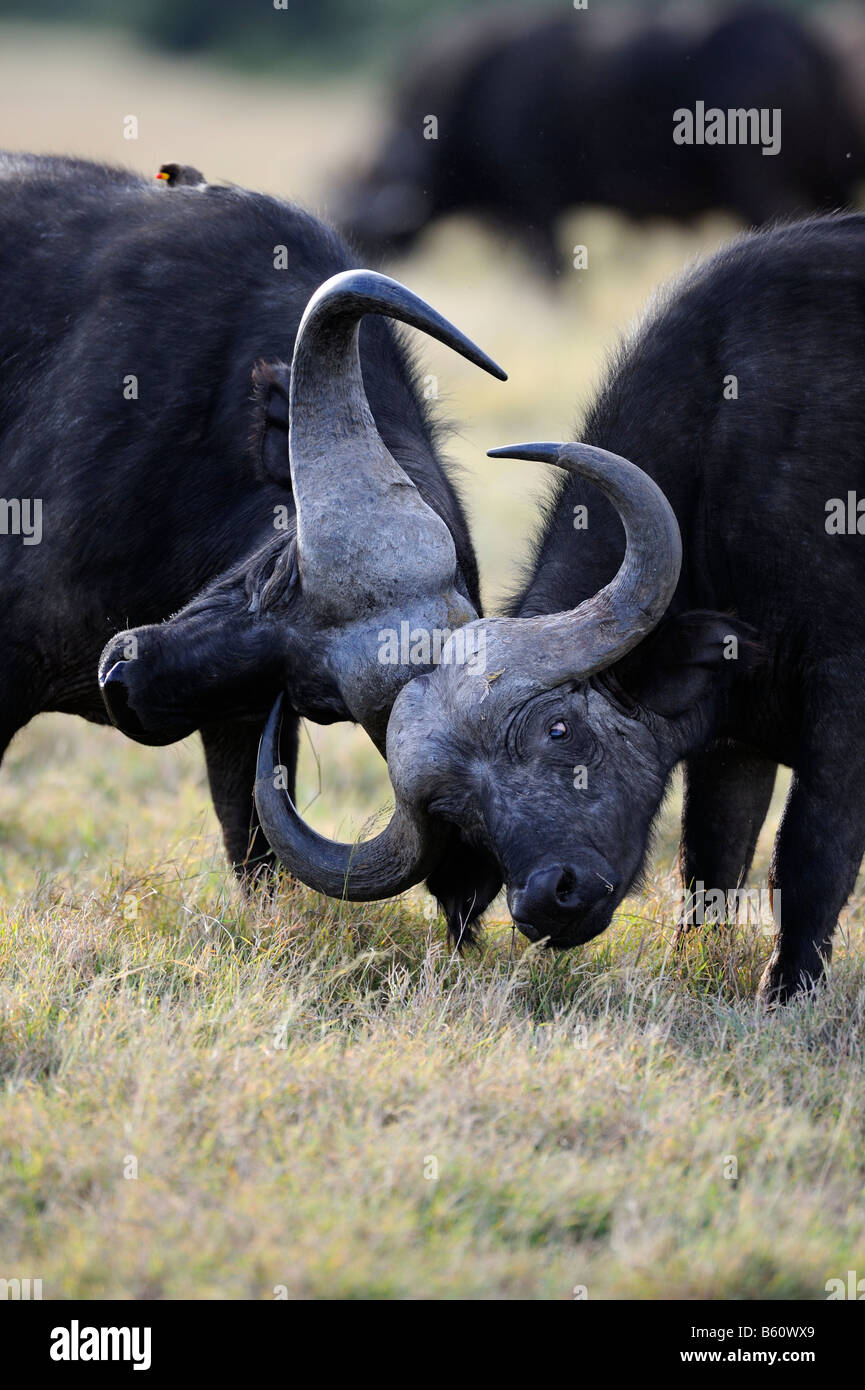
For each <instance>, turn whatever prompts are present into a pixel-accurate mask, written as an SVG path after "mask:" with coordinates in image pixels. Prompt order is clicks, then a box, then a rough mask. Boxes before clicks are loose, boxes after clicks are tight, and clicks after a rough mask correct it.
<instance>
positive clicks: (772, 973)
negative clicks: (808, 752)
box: [760, 759, 865, 1006]
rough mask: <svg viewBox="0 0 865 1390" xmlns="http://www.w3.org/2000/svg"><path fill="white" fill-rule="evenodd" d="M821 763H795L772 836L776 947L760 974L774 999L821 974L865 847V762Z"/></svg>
mask: <svg viewBox="0 0 865 1390" xmlns="http://www.w3.org/2000/svg"><path fill="white" fill-rule="evenodd" d="M824 762H825V763H826V765H821V764H820V763H819V762H818V761H817V760H816V759H814V760H813V761H809V763H808V765H807V766H805V767H803V768H800V769H797V772H796V775H795V776H794V779H793V783H792V786H791V788H790V794H789V796H788V798H787V805H786V806H785V808H784V816H783V819H782V821H781V825H780V828H779V830H778V835H777V838H776V840H775V849H774V854H773V856H772V870H771V876H770V884H771V888H772V894H773V912H774V916H775V923H776V934H775V947H774V950H773V952H772V957H771V960H770V961H769V964H768V965H767V966H766V969H765V971H764V972H763V978H762V980H761V981H760V996H761V998H762V999H763V1000H764V1002H765V1003H767V1004H769V1005H770V1006H771V1005H774V1004H782V1003H784V1002H785V1001H786V1000H787V999H789V998H790V997H791V995H793V994H795V993H797V992H798V991H799V990H802V989H807V988H809V987H810V986H811V985H813V984H814V983H816V982H817V981H818V980H820V978H821V977H822V975H823V972H824V969H825V965H826V963H827V962H828V961H829V960H830V959H831V955H832V935H833V932H834V930H835V927H836V925H837V922H838V917H839V914H840V912H841V909H842V908H843V906H844V904H845V903H846V901H847V899H848V898H849V896H850V894H851V893H852V891H853V888H854V886H855V883H856V875H857V873H858V871H859V865H860V863H861V861H862V856H863V854H865V800H863V797H862V778H863V775H865V768H860V767H859V766H858V763H856V764H853V765H852V766H850V765H847V766H844V765H843V764H842V763H841V762H840V760H837V761H834V762H832V761H831V760H824Z"/></svg>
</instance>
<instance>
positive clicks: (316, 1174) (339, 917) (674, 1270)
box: [0, 0, 865, 1299]
mask: <svg viewBox="0 0 865 1390" xmlns="http://www.w3.org/2000/svg"><path fill="white" fill-rule="evenodd" d="M437 8H438V9H441V11H442V12H443V13H444V12H445V11H446V10H447V9H451V10H455V9H458V8H460V6H458V5H456V4H452V5H451V6H449V7H448V6H441V7H437ZM811 8H812V9H816V8H818V7H815V6H812V7H811ZM422 10H424V11H425V10H426V7H423V6H421V5H420V4H413V3H411V0H390V3H384V0H379V3H377V4H370V5H368V6H366V7H356V6H350V5H348V4H347V3H345V4H340V3H335V0H332V2H331V3H329V4H324V3H319V4H317V5H315V6H307V5H303V6H301V5H300V4H297V5H294V4H289V7H288V9H286V10H285V11H276V10H273V9H272V8H271V9H268V7H264V11H265V12H263V13H261V14H259V15H258V17H257V18H256V20H255V22H254V23H252V22H242V21H241V18H240V16H241V14H242V13H246V7H245V6H240V5H229V4H225V3H223V4H210V5H207V6H201V5H189V4H187V5H171V6H168V5H167V4H166V5H162V4H159V3H151V4H148V3H145V0H138V3H137V4H136V5H132V6H126V7H124V11H123V19H122V23H121V22H120V20H119V18H118V16H116V15H115V13H114V9H113V7H112V6H110V5H109V4H108V3H107V2H106V0H103V3H101V4H100V3H91V4H84V3H81V4H78V5H75V4H71V5H70V4H66V5H63V6H62V7H61V6H59V5H57V6H52V5H46V6H42V7H41V9H40V15H41V16H42V18H41V20H40V23H39V24H38V25H34V24H33V23H32V22H25V20H24V17H23V16H24V15H25V7H24V6H23V5H22V6H20V7H16V6H15V5H14V4H10V3H8V0H5V2H4V3H2V4H0V145H2V146H3V147H5V148H7V149H28V150H33V151H44V152H60V153H70V154H76V155H81V156H86V157H92V158H95V159H101V160H106V161H110V162H116V163H124V164H128V165H131V166H133V167H134V168H136V169H139V170H142V171H145V172H153V173H154V174H155V172H156V170H157V168H158V167H159V165H160V164H161V163H163V162H164V161H167V160H176V161H180V162H189V163H192V164H195V165H197V166H198V167H199V168H201V169H203V170H204V171H205V173H206V174H207V175H208V177H209V178H211V179H212V180H214V181H218V180H221V179H226V180H231V181H234V182H237V183H240V184H244V185H247V186H249V187H251V188H255V189H261V190H265V191H268V192H271V193H276V194H279V195H281V196H284V197H286V198H289V199H294V200H298V201H301V202H303V203H305V204H306V205H308V206H310V207H312V208H313V209H316V210H319V211H322V212H323V213H325V214H326V212H327V207H328V200H329V197H330V196H331V191H332V189H333V187H334V185H335V182H336V181H337V180H338V177H339V175H340V173H341V172H342V171H344V170H346V169H347V168H349V167H351V164H352V161H353V160H355V159H356V158H357V157H358V156H359V155H363V154H365V153H367V152H368V150H369V148H370V144H371V142H372V141H373V139H374V138H375V134H376V132H377V131H378V130H379V129H380V127H381V122H382V119H383V109H384V103H383V95H382V94H383V92H384V90H385V88H386V85H387V73H388V65H389V63H390V62H392V61H393V54H394V52H395V51H398V45H399V44H400V43H404V42H405V41H406V39H408V40H409V41H410V40H411V35H412V34H413V32H414V31H415V30H414V26H416V25H417V23H418V20H419V18H420V14H421V11H422ZM836 21H837V22H839V23H841V24H844V23H847V22H848V21H847V20H846V19H845V18H844V16H841V18H840V20H839V19H838V16H837V14H836V13H835V12H833V22H836ZM280 26H282V28H281V27H280ZM851 32H852V31H851ZM128 114H135V115H136V116H137V117H138V121H139V135H138V139H137V140H134V141H130V140H126V139H124V137H123V131H124V124H123V122H124V117H125V116H127V115H128ZM738 230H739V229H738V228H737V227H736V225H735V224H734V223H733V222H732V221H729V220H726V219H724V218H722V217H709V218H706V219H704V220H703V221H701V222H700V223H698V224H697V225H695V226H692V227H689V228H682V227H676V226H673V225H670V224H664V223H660V222H659V223H657V224H650V225H648V226H644V227H641V228H639V229H636V228H634V227H632V226H629V225H628V224H627V223H625V222H624V221H622V220H620V219H619V218H618V217H617V216H615V215H614V214H612V213H605V212H601V211H598V210H593V209H584V210H581V211H579V212H578V213H576V214H575V215H574V216H573V217H572V218H571V220H570V222H569V223H568V224H567V225H566V227H564V228H563V233H562V235H563V241H564V244H565V245H566V246H567V245H569V244H572V243H576V242H578V241H579V242H581V243H584V244H586V245H588V246H589V247H590V248H591V250H590V266H589V269H588V270H585V271H580V272H577V271H574V272H573V273H572V274H570V275H569V276H566V277H565V278H564V279H563V281H562V282H561V283H560V284H559V285H558V286H557V287H555V288H551V287H550V286H549V285H548V284H545V283H544V281H543V280H542V279H541V278H540V277H537V276H535V275H533V273H532V271H531V267H529V266H527V264H526V262H525V259H524V256H523V254H522V253H521V252H520V251H519V250H517V249H516V248H513V247H510V246H509V245H507V244H506V243H503V242H501V241H499V240H497V239H495V238H494V237H493V236H491V235H490V234H489V232H487V231H485V230H483V229H482V228H481V227H479V226H478V225H476V224H475V223H473V222H470V221H468V220H453V221H451V222H449V223H447V224H442V225H441V226H439V227H437V228H435V229H434V230H433V231H431V232H430V234H429V235H428V237H427V238H426V239H425V240H424V241H423V243H422V245H421V246H420V248H419V249H418V250H417V251H415V252H414V253H412V255H411V256H409V257H406V258H404V259H403V260H401V261H399V262H396V263H394V265H393V267H392V270H393V273H394V274H396V275H397V276H398V277H399V278H401V279H403V280H404V281H405V282H406V283H408V284H409V285H410V286H411V287H412V288H413V289H414V290H416V291H418V292H419V293H420V294H422V295H423V296H425V297H426V298H428V299H429V300H430V301H431V302H432V303H433V304H435V305H436V307H438V308H439V309H440V310H441V311H442V312H444V313H445V314H447V315H448V316H449V317H450V318H451V319H453V320H454V321H455V322H456V323H458V324H459V326H460V327H461V328H463V329H464V330H465V331H466V332H467V333H469V334H470V335H471V336H472V337H474V338H475V340H476V341H477V342H479V343H480V344H481V345H482V346H483V347H484V348H486V349H487V350H488V351H489V352H490V353H491V354H492V355H493V356H495V357H496V358H497V359H498V360H499V361H500V362H501V363H502V364H503V365H504V366H505V367H506V369H507V370H508V372H509V374H510V382H509V383H508V385H507V386H502V385H500V384H498V383H496V382H494V381H492V380H491V379H489V378H488V377H485V376H484V375H483V374H481V373H480V372H478V371H476V370H475V369H473V368H472V367H470V366H469V365H468V364H465V363H463V362H462V361H461V360H460V359H458V358H456V357H455V356H454V355H452V354H449V353H448V352H447V351H446V350H445V349H443V348H441V349H439V348H438V345H436V344H435V343H432V342H430V341H424V342H423V343H419V344H418V348H419V351H420V358H421V361H422V362H423V364H424V371H425V372H427V373H430V374H433V375H434V376H435V377H436V378H437V380H438V389H439V406H438V408H439V410H440V412H441V414H442V415H443V416H444V417H445V418H447V419H448V420H450V421H451V422H452V424H453V429H452V432H451V434H450V437H449V441H448V445H447V449H448V454H449V456H450V458H451V459H452V460H453V461H454V463H455V464H457V465H458V466H459V468H460V469H461V470H462V480H463V489H464V495H465V499H466V504H467V507H468V510H469V513H470V518H471V522H472V526H473V530H474V535H475V538H476V543H477V547H478V551H479V554H480V559H481V566H482V570H483V574H484V581H485V599H486V604H487V608H488V610H489V611H496V609H497V608H498V607H499V606H500V605H501V603H502V602H503V600H504V597H505V596H506V594H507V593H508V591H509V590H510V589H511V588H513V587H514V586H515V584H516V583H517V582H518V577H519V572H520V565H521V563H522V562H523V561H524V560H525V559H526V557H527V555H528V553H529V542H530V537H531V533H532V529H533V525H534V519H535V516H536V512H537V506H538V502H539V499H540V498H541V496H542V495H543V493H544V491H545V488H546V486H547V481H548V480H547V478H546V475H545V473H544V471H543V470H542V469H541V468H539V467H537V466H533V465H530V464H525V463H503V462H500V461H498V462H494V461H491V460H488V459H486V458H485V456H484V451H485V450H486V448H487V447H489V446H491V445H495V444H502V443H507V442H512V441H517V440H521V439H531V438H565V437H567V436H568V435H569V434H570V433H571V432H572V431H573V430H574V429H577V430H578V429H579V421H580V418H581V415H582V413H583V411H584V409H585V407H586V406H587V404H588V403H589V402H590V400H591V398H592V393H593V391H594V389H595V388H596V386H597V384H598V381H599V379H600V377H601V374H602V372H603V368H604V363H605V360H606V357H607V355H608V353H609V352H610V351H611V349H613V348H614V347H615V345H616V343H617V342H618V340H619V337H620V335H621V334H622V333H623V332H624V331H626V330H627V328H628V326H629V324H631V323H632V322H633V321H634V319H635V317H636V316H637V315H638V314H639V313H640V311H641V308H642V306H643V305H644V304H645V302H646V300H647V298H648V297H649V296H650V295H651V293H652V291H653V290H654V289H655V288H656V287H657V286H658V285H659V284H661V283H662V282H664V281H665V280H667V279H668V278H669V277H670V276H672V275H674V274H675V273H677V272H678V271H680V270H681V269H682V268H683V267H684V266H685V265H687V264H688V262H689V261H691V260H692V259H693V258H694V257H695V256H698V255H702V254H705V253H707V252H710V251H711V250H712V249H713V248H714V247H716V246H717V245H718V244H719V243H721V242H722V241H723V240H724V239H725V238H727V237H729V236H731V235H733V234H735V233H736V232H737V231H738ZM569 239H570V240H569ZM658 406H659V408H663V398H662V396H659V401H658ZM106 467H110V460H106ZM92 524H93V525H94V526H98V525H99V524H101V523H100V518H98V517H94V518H92ZM308 735H309V736H308V739H307V742H306V747H305V749H304V755H303V762H302V771H301V782H300V795H299V801H300V804H301V806H302V807H304V808H305V809H306V811H307V814H308V815H309V817H310V819H311V820H312V821H313V823H314V824H316V825H318V826H319V827H321V828H324V829H327V830H328V831H336V830H338V831H339V832H340V834H341V835H342V836H343V837H346V838H348V837H351V836H353V835H357V834H359V833H361V832H362V831H363V830H364V829H365V828H368V822H369V820H370V817H373V816H375V815H376V814H377V813H379V812H380V811H381V810H382V808H384V807H386V805H387V794H388V786H387V779H386V776H385V774H384V768H383V765H382V764H381V762H380V760H379V759H378V757H377V755H376V754H375V753H374V752H373V751H372V749H371V747H369V746H368V744H367V741H366V739H365V737H364V736H362V735H361V734H359V733H356V732H354V731H352V730H350V729H345V728H336V729H330V730H320V729H314V728H310V729H309V730H308ZM783 791H784V781H783V780H782V781H779V787H778V790H777V793H776V799H775V803H774V806H773V811H772V815H771V817H770V823H769V824H768V825H767V827H766V829H765V831H764V834H763V837H762V840H761V845H760V851H759V854H758V860H757V864H756V866H755V872H754V876H753V881H755V882H756V883H757V884H760V883H765V878H766V871H767V862H768V854H769V851H770V847H771V837H772V829H773V826H774V824H775V823H776V822H777V816H778V814H779V811H780V807H781V805H782V801H783ZM677 816H678V796H677V792H676V789H675V788H674V789H673V792H672V794H671V796H670V798H669V802H668V804H667V806H666V808H665V811H664V814H663V816H662V818H661V821H660V825H659V832H658V836H657V843H656V846H655V852H654V855H653V858H652V867H651V872H650V875H649V880H648V884H647V887H646V890H645V891H644V892H642V893H641V894H640V895H639V896H637V897H634V898H632V899H630V900H628V901H627V902H626V904H625V906H624V908H623V910H622V911H621V912H620V913H619V915H618V917H617V919H616V922H615V924H614V926H613V927H612V928H611V929H610V930H609V931H608V932H607V933H606V934H605V935H604V936H603V937H602V938H601V939H600V940H598V941H597V942H595V943H592V944H591V945H590V946H588V947H586V948H584V949H582V950H581V951H577V952H571V953H568V954H565V955H561V956H549V955H546V954H544V952H543V951H541V950H538V949H537V948H529V947H528V946H527V944H526V943H525V942H524V941H523V939H522V938H521V937H519V936H516V937H515V936H514V934H513V933H512V930H511V926H510V922H509V919H508V917H507V909H506V907H505V905H504V903H503V902H502V903H501V904H500V905H499V907H498V909H497V910H496V911H494V912H493V913H492V914H491V921H490V925H489V927H488V928H487V931H486V935H485V939H484V943H483V945H482V947H481V949H480V950H479V951H478V952H475V953H469V954H468V955H466V956H465V957H464V958H463V959H458V958H455V957H454V956H453V955H452V954H451V952H450V951H449V949H448V947H447V945H446V942H445V939H444V932H443V927H442V924H441V923H440V922H439V921H437V920H436V919H435V916H434V914H433V912H432V904H431V902H430V900H428V899H427V898H426V897H425V895H424V894H423V893H422V892H420V891H418V892H415V893H412V894H410V895H408V896H406V897H405V898H404V899H401V900H398V901H395V902H392V903H388V904H375V905H371V906H366V907H352V906H348V905H345V904H338V903H334V902H329V901H327V900H325V899H322V898H320V897H318V896H316V895H315V894H313V893H310V892H308V891H306V890H304V889H302V888H299V887H295V886H292V885H290V884H283V885H282V886H281V887H280V889H279V890H278V891H277V892H275V893H274V894H273V895H272V896H270V897H267V898H264V899H262V900H260V901H258V902H255V903H250V902H246V901H244V899H243V898H242V896H241V894H240V892H239V890H238V889H237V887H236V886H235V884H234V882H233V880H232V877H231V875H230V873H229V871H228V870H227V868H226V866H225V864H224V862H223V857H222V850H221V843H220V841H219V837H218V831H217V823H216V819H215V817H214V815H213V812H212V810H211V808H210V804H209V797H208V793H207V788H206V780H205V774H204V764H203V758H202V756H201V753H200V749H199V746H198V743H197V741H196V740H194V739H193V740H190V741H188V742H186V743H183V744H180V745H177V746H175V747H170V748H165V749H145V748H140V747H138V746H136V745H134V744H132V743H129V742H126V741H125V740H123V739H122V737H121V736H120V735H119V734H117V733H115V732H113V731H109V730H104V729H97V728H93V727H90V726H87V725H85V724H84V723H82V722H79V721H75V720H72V719H71V718H66V717H62V716H49V717H43V718H40V719H38V720H36V721H35V722H34V723H33V724H32V725H31V726H30V727H29V728H28V729H27V730H25V731H24V732H23V733H21V734H20V735H19V737H18V738H17V739H16V740H15V742H14V743H13V745H12V747H11V749H10V751H9V753H8V755H7V757H6V760H5V762H4V765H3V769H2V775H0V840H2V854H0V1070H2V1091H0V1165H2V1166H0V1178H2V1185H0V1277H5V1278H9V1279H12V1278H16V1277H17V1278H25V1277H30V1278H41V1279H42V1281H43V1293H44V1297H46V1298H64V1297H74V1296H77V1297H106V1298H145V1297H146V1298H162V1297H167V1298H190V1297H191V1298H223V1297H241V1298H258V1299H261V1298H265V1299H269V1298H272V1297H274V1290H280V1291H283V1290H284V1291H286V1292H287V1294H288V1296H289V1297H305V1296H314V1297H357V1298H369V1297H401V1298H422V1297H443V1298H570V1297H572V1296H573V1290H574V1288H575V1286H579V1287H582V1288H585V1289H586V1290H587V1291H588V1296H589V1297H590V1298H632V1297H640V1298H683V1297H684V1298H700V1297H709V1298H725V1297H727V1298H730V1297H737V1298H752V1297H766V1296H768V1297H777V1298H784V1297H788V1298H789V1297H792V1298H803V1299H813V1298H822V1297H825V1292H824V1285H825V1283H826V1281H827V1280H828V1279H829V1278H832V1277H834V1276H836V1275H844V1274H845V1272H846V1271H847V1270H848V1269H851V1268H853V1269H858V1270H859V1272H860V1274H865V1114H863V1084H862V1083H863V1026H865V955H863V949H862V936H861V919H862V908H863V901H865V899H863V898H862V897H861V896H859V895H857V897H856V898H855V900H854V901H853V902H852V903H851V905H850V908H849V910H848V912H847V913H846V914H845V918H844V921H843V924H842V929H841V931H840V933H839V937H838V943H837V949H836V959H835V964H834V966H833V969H832V973H831V976H830V980H829V983H828V985H827V987H826V988H825V989H824V990H822V991H821V992H820V993H819V995H818V996H817V997H815V998H814V999H811V1000H801V1001H799V1002H796V1003H794V1004H792V1005H790V1006H789V1007H788V1008H787V1009H786V1010H785V1011H784V1012H783V1013H782V1014H780V1015H778V1016H775V1017H771V1018H770V1017H766V1016H764V1015H762V1014H761V1013H760V1012H759V1011H758V1009H757V1008H756V1006H755V1002H754V993H755V988H756V983H757V980H758V978H759V974H760V970H761V968H762V965H763V963H764V961H765V958H766V956H767V954H768V950H769V936H768V935H767V933H766V931H765V930H764V929H761V928H760V927H759V925H757V924H752V925H751V926H747V927H743V928H740V929H737V930H736V931H735V932H733V933H732V934H731V935H730V936H727V935H718V934H715V933H705V934H702V935H701V934H700V933H693V934H692V938H691V939H690V941H689V942H688V944H687V946H686V947H685V949H684V950H682V951H674V950H673V947H672V935H673V915H674V908H673V897H674V891H675V880H674V876H673V871H674V866H675V853H676V840H677V826H676V822H677ZM731 1160H735V1164H734V1165H731ZM734 1171H736V1172H737V1176H736V1177H734V1176H732V1174H733V1173H734Z"/></svg>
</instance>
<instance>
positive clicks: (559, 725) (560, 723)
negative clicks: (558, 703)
mask: <svg viewBox="0 0 865 1390" xmlns="http://www.w3.org/2000/svg"><path fill="white" fill-rule="evenodd" d="M570 732H571V731H570V729H569V728H568V726H567V724H566V723H565V721H564V719H557V720H556V721H555V723H553V724H551V725H550V727H549V728H548V729H547V733H548V734H549V736H550V738H555V739H559V738H567V736H568V734H569V733H570Z"/></svg>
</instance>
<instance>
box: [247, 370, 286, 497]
mask: <svg viewBox="0 0 865 1390" xmlns="http://www.w3.org/2000/svg"><path fill="white" fill-rule="evenodd" d="M290 380H291V368H290V367H289V366H288V364H287V363H285V362H279V361H276V362H256V364H255V366H254V367H253V369H252V401H253V415H252V434H251V436H250V441H249V442H250V452H251V454H252V457H253V460H254V461H255V465H256V468H257V469H258V470H259V472H260V474H261V475H262V476H264V477H268V478H272V479H273V481H274V482H276V483H281V484H282V486H283V487H291V470H290V468H289V464H288V399H289V394H288V393H289V383H290Z"/></svg>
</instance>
